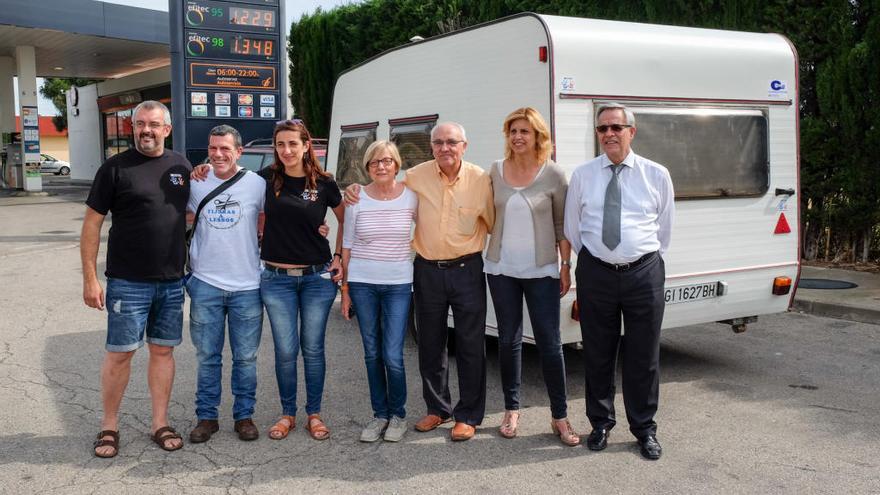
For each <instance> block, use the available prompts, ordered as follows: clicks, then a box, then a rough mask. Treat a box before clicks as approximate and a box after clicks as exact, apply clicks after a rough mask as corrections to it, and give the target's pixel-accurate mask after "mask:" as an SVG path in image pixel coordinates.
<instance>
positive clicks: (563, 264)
mask: <svg viewBox="0 0 880 495" xmlns="http://www.w3.org/2000/svg"><path fill="white" fill-rule="evenodd" d="M559 264H560V265H562V266H571V261H569V260H562V261H560V262H559Z"/></svg>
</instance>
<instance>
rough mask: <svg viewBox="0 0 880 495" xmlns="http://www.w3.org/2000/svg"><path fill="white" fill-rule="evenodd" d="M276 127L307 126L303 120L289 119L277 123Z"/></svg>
mask: <svg viewBox="0 0 880 495" xmlns="http://www.w3.org/2000/svg"><path fill="white" fill-rule="evenodd" d="M275 125H305V124H303V121H302V119H287V120H279V121H277V122H275Z"/></svg>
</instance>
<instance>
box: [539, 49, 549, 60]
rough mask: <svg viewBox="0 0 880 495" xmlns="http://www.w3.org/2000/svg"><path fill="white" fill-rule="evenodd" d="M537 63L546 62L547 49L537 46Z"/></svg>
mask: <svg viewBox="0 0 880 495" xmlns="http://www.w3.org/2000/svg"><path fill="white" fill-rule="evenodd" d="M538 61H540V62H546V61H547V47H546V46H539V47H538Z"/></svg>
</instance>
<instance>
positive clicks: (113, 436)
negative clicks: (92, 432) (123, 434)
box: [92, 430, 119, 459]
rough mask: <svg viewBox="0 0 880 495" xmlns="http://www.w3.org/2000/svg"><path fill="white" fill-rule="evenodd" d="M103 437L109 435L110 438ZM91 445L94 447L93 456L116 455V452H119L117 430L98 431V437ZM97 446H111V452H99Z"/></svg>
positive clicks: (105, 457)
mask: <svg viewBox="0 0 880 495" xmlns="http://www.w3.org/2000/svg"><path fill="white" fill-rule="evenodd" d="M104 437H110V439H109V440H105V439H104ZM92 445H93V446H94V448H95V457H100V458H102V459H109V458H111V457H116V454H118V453H119V432H118V431H113V430H104V431H102V432H101V433H98V439H97V440H95V443H94V444H92ZM98 447H113V453H112V454H109V455H102V454H99V453H98V450H97V449H98Z"/></svg>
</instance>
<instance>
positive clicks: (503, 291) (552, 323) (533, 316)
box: [487, 275, 568, 419]
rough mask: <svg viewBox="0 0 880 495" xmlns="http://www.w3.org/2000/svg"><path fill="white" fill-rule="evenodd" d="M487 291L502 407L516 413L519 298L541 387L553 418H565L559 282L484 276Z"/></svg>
mask: <svg viewBox="0 0 880 495" xmlns="http://www.w3.org/2000/svg"><path fill="white" fill-rule="evenodd" d="M487 279H488V282H489V292H490V293H491V294H492V304H493V305H494V307H495V317H496V318H497V319H498V360H499V361H500V365H501V366H500V367H501V388H502V390H503V391H504V408H505V409H507V410H510V411H515V410H519V390H520V384H521V382H522V332H523V330H522V320H523V297H524V296H525V300H526V304H528V307H529V319H530V320H531V322H532V333H533V334H534V337H535V345H536V346H537V347H538V352H539V353H540V355H541V370H542V371H543V374H544V385H545V386H546V387H547V395H548V396H549V398H550V413H551V415H552V416H553V419H562V418H565V417H566V415H567V412H568V404H567V403H566V391H565V360H564V358H563V355H562V339H561V337H560V335H559V279H556V278H552V277H543V278H514V277H508V276H506V275H488V276H487Z"/></svg>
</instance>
